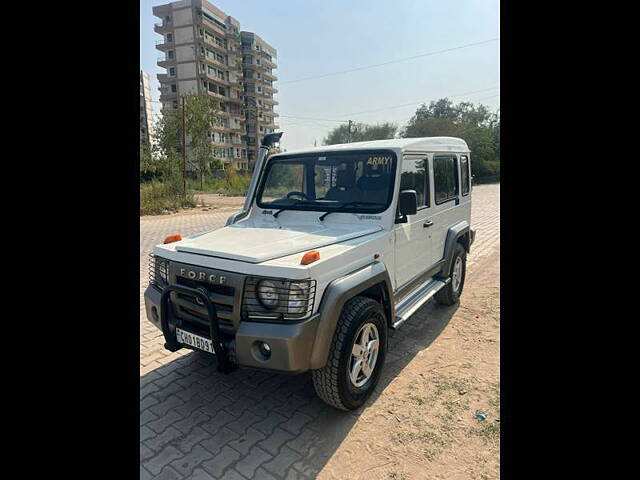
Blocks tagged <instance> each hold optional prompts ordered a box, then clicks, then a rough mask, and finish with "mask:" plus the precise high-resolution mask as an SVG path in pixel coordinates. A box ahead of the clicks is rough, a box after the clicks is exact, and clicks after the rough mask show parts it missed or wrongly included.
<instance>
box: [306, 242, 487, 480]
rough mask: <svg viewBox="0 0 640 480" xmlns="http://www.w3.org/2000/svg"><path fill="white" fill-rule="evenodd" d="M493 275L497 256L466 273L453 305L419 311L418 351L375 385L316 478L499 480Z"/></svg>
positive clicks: (416, 333)
mask: <svg viewBox="0 0 640 480" xmlns="http://www.w3.org/2000/svg"><path fill="white" fill-rule="evenodd" d="M499 273H500V256H499V251H496V252H495V253H494V254H492V255H491V256H489V257H486V258H485V259H483V262H482V264H478V265H476V266H475V268H473V270H472V271H469V272H468V276H467V279H466V284H465V290H464V292H463V295H462V300H461V303H460V305H459V306H453V307H450V308H443V307H434V306H431V308H429V310H431V311H430V312H425V313H426V315H427V316H428V317H429V321H428V324H426V325H425V328H424V330H422V329H415V330H416V331H415V332H413V333H412V335H413V336H414V338H415V341H416V348H417V349H420V350H419V351H418V352H417V354H416V355H415V357H413V359H412V360H411V361H410V362H409V363H408V364H407V365H406V366H405V367H404V368H402V370H401V371H394V372H389V375H390V376H391V377H392V379H391V380H390V382H389V383H388V384H387V382H386V381H384V380H383V381H382V382H381V383H382V384H383V385H385V384H386V386H383V387H382V388H383V390H382V391H380V392H376V395H377V399H376V400H375V402H372V403H371V404H370V406H369V407H368V408H366V409H365V410H364V411H363V412H362V413H361V415H360V416H359V417H358V420H357V421H356V423H355V425H354V426H353V428H351V431H350V433H349V435H348V436H347V437H346V438H345V439H344V441H343V442H342V444H341V445H340V448H339V449H338V450H337V451H336V452H335V454H334V455H333V457H332V458H331V459H330V460H329V461H328V462H327V464H326V465H325V467H324V469H323V470H322V472H320V475H319V476H318V478H319V479H396V480H399V479H423V478H442V479H445V478H446V479H471V478H472V479H494V478H499V465H500V451H499V448H500V444H499V438H500V401H499V398H500V380H499V378H500V377H499V370H500V349H499V338H500V330H499V322H500V306H499V305H500V303H499V298H500V289H499V286H500V283H499V279H500V277H499ZM414 328H415V327H414ZM432 342H433V343H432ZM424 345H428V346H426V347H424ZM398 373H401V374H400V375H398ZM477 412H483V413H485V414H486V420H482V421H480V420H477V419H475V418H474V415H475V414H476V413H477Z"/></svg>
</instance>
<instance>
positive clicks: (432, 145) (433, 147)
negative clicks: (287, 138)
mask: <svg viewBox="0 0 640 480" xmlns="http://www.w3.org/2000/svg"><path fill="white" fill-rule="evenodd" d="M373 148H399V149H400V150H401V151H403V152H405V151H414V150H417V151H427V152H468V151H469V147H468V146H467V142H465V141H464V140H462V139H461V138H456V137H418V138H392V139H389V140H372V141H368V142H353V143H339V144H337V145H323V146H321V147H314V148H306V149H298V150H291V151H287V152H283V153H285V154H286V155H290V154H294V153H309V152H330V151H336V150H358V149H373Z"/></svg>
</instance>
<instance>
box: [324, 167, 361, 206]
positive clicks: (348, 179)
mask: <svg viewBox="0 0 640 480" xmlns="http://www.w3.org/2000/svg"><path fill="white" fill-rule="evenodd" d="M355 181H356V172H355V170H338V172H337V174H336V186H335V187H331V188H330V189H329V191H328V192H327V194H326V195H325V196H324V198H325V199H326V200H336V201H338V202H343V203H344V202H353V201H356V200H360V199H361V193H360V191H359V189H358V187H357V186H356V185H355Z"/></svg>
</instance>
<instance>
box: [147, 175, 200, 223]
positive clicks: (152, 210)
mask: <svg viewBox="0 0 640 480" xmlns="http://www.w3.org/2000/svg"><path fill="white" fill-rule="evenodd" d="M195 206H196V199H195V197H194V195H193V193H190V192H187V195H186V196H185V195H184V193H183V187H182V180H181V179H180V178H179V177H173V178H170V179H165V180H164V181H159V180H152V181H150V182H147V183H143V184H141V185H140V215H158V214H161V213H164V212H166V211H170V212H175V211H177V210H178V209H180V208H186V207H195Z"/></svg>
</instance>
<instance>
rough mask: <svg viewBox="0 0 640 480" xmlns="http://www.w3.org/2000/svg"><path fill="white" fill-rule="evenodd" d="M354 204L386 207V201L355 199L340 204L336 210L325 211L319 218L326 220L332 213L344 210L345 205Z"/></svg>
mask: <svg viewBox="0 0 640 480" xmlns="http://www.w3.org/2000/svg"><path fill="white" fill-rule="evenodd" d="M352 205H372V206H376V205H377V206H381V207H384V205H385V204H384V203H375V202H362V201H355V202H347V203H343V204H342V205H340V206H339V207H338V208H337V209H335V210H329V211H328V212H327V213H324V214H322V215H321V216H320V218H319V220H320V221H321V222H322V221H324V219H325V217H326V216H327V215H329V214H331V213H336V212H344V208H345V207H350V206H352Z"/></svg>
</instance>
